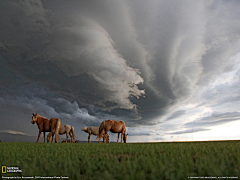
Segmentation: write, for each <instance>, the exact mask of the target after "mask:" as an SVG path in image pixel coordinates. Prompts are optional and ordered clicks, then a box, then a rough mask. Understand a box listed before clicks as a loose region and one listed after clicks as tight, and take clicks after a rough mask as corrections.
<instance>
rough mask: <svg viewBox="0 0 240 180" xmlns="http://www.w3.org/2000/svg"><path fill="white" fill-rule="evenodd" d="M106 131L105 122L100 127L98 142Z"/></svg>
mask: <svg viewBox="0 0 240 180" xmlns="http://www.w3.org/2000/svg"><path fill="white" fill-rule="evenodd" d="M104 129H105V121H103V122H102V123H101V125H100V127H99V133H98V136H97V138H96V140H98V141H100V140H101V138H102V135H103V133H104V132H105V131H104Z"/></svg>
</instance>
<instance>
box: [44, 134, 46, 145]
mask: <svg viewBox="0 0 240 180" xmlns="http://www.w3.org/2000/svg"><path fill="white" fill-rule="evenodd" d="M45 142H46V132H44V143H45Z"/></svg>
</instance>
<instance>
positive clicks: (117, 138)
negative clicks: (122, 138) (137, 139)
mask: <svg viewBox="0 0 240 180" xmlns="http://www.w3.org/2000/svg"><path fill="white" fill-rule="evenodd" d="M119 134H120V133H118V138H117V143H118V140H119Z"/></svg>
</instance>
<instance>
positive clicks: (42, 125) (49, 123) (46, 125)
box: [32, 113, 61, 143]
mask: <svg viewBox="0 0 240 180" xmlns="http://www.w3.org/2000/svg"><path fill="white" fill-rule="evenodd" d="M35 122H36V123H37V125H38V129H39V134H38V139H37V141H36V143H38V141H39V137H40V135H41V134H42V132H44V142H46V132H51V133H52V134H54V133H55V142H59V134H58V132H59V129H60V126H61V121H60V119H58V118H52V119H50V120H48V119H47V118H45V117H43V116H40V115H38V114H37V113H36V114H34V113H33V116H32V124H35Z"/></svg>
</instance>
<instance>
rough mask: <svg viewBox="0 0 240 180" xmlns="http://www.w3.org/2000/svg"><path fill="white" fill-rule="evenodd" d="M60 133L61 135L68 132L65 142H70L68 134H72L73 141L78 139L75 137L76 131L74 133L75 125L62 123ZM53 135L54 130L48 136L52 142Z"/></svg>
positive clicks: (48, 140) (48, 139)
mask: <svg viewBox="0 0 240 180" xmlns="http://www.w3.org/2000/svg"><path fill="white" fill-rule="evenodd" d="M59 134H60V135H63V134H66V137H67V139H66V141H65V142H68V134H69V135H70V137H71V142H73V143H74V142H75V141H76V138H75V133H74V127H73V126H71V125H68V124H66V125H61V126H60V129H59ZM53 136H54V134H53V133H52V132H50V133H49V134H48V136H47V142H50V141H51V139H52V140H53Z"/></svg>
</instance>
